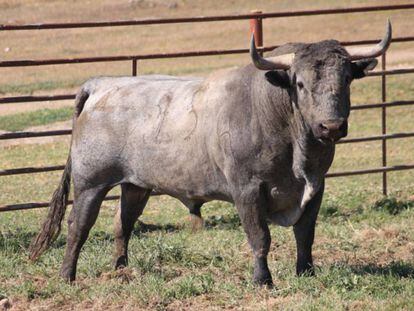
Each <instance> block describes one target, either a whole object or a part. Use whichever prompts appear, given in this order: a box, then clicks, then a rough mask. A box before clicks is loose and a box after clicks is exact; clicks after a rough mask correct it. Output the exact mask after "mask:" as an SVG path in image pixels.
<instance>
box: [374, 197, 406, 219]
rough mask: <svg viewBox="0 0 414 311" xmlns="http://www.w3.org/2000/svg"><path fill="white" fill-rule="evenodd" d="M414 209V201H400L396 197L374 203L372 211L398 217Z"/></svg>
mask: <svg viewBox="0 0 414 311" xmlns="http://www.w3.org/2000/svg"><path fill="white" fill-rule="evenodd" d="M413 207H414V201H398V200H397V199H396V198H395V197H386V198H383V199H381V200H379V201H377V202H375V203H374V205H373V206H372V209H373V210H375V211H382V212H386V213H388V214H390V215H397V214H399V213H401V212H403V211H405V210H409V209H411V208H413Z"/></svg>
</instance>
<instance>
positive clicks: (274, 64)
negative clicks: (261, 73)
mask: <svg viewBox="0 0 414 311" xmlns="http://www.w3.org/2000/svg"><path fill="white" fill-rule="evenodd" d="M250 57H251V58H252V61H253V64H254V65H255V66H256V68H257V69H260V70H276V69H289V68H290V66H291V65H292V61H293V58H294V57H295V54H294V53H290V54H284V55H278V56H274V57H269V58H264V57H261V56H260V55H259V53H258V52H257V49H256V44H255V42H254V34H252V40H251V42H250Z"/></svg>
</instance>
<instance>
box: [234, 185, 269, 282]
mask: <svg viewBox="0 0 414 311" xmlns="http://www.w3.org/2000/svg"><path fill="white" fill-rule="evenodd" d="M260 188H261V187H260V185H251V186H248V187H247V188H245V189H244V190H243V192H242V194H241V195H240V197H239V198H238V200H236V207H237V211H238V213H239V216H240V220H241V223H242V226H243V229H244V231H245V232H246V235H247V239H248V241H249V244H250V247H251V248H252V251H253V256H254V272H253V282H254V283H255V284H258V285H269V286H270V285H272V284H273V282H272V276H271V274H270V271H269V267H268V265H267V254H268V253H269V248H270V231H269V227H268V225H267V223H266V205H265V199H264V196H263V195H264V194H263V191H261V189H260Z"/></svg>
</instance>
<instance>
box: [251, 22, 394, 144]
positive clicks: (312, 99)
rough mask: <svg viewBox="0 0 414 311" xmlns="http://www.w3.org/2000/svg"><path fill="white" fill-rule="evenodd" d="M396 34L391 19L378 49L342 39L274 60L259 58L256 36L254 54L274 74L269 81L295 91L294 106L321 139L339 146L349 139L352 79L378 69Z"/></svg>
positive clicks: (302, 48)
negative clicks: (342, 42) (349, 44)
mask: <svg viewBox="0 0 414 311" xmlns="http://www.w3.org/2000/svg"><path fill="white" fill-rule="evenodd" d="M391 32H392V31H391V23H390V21H389V20H388V23H387V29H386V34H385V37H384V38H383V39H382V41H381V42H380V43H378V44H377V45H375V46H372V47H368V48H361V47H358V48H355V47H354V48H346V49H345V48H343V47H342V46H341V45H340V44H339V42H338V41H335V40H327V41H322V42H318V43H312V44H304V45H300V48H299V49H297V50H296V51H295V53H291V54H284V55H278V56H274V57H269V58H263V57H261V56H260V55H259V54H258V52H257V50H256V46H255V43H254V36H252V41H251V46H250V55H251V58H252V61H253V64H254V65H255V66H256V67H257V68H258V69H260V70H266V71H268V72H267V73H266V78H267V80H268V81H269V82H271V83H273V84H276V85H279V86H282V87H286V88H288V89H289V92H290V95H291V99H292V103H293V104H294V105H295V107H296V108H297V109H298V110H299V111H300V113H301V115H302V117H303V119H304V121H305V123H306V124H307V126H308V127H309V128H310V129H311V130H312V133H313V135H314V136H315V138H316V139H318V140H320V141H323V142H325V143H326V142H333V141H337V140H338V139H340V138H341V137H344V136H346V135H347V131H348V116H349V110H350V84H351V82H352V80H353V79H359V78H362V77H364V76H365V75H366V74H367V72H368V71H369V70H372V69H373V68H374V67H375V66H376V65H377V60H376V59H375V57H377V56H380V55H381V54H383V53H384V52H385V51H386V50H387V48H388V46H389V45H390V43H391Z"/></svg>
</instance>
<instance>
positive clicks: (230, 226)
mask: <svg viewBox="0 0 414 311" xmlns="http://www.w3.org/2000/svg"><path fill="white" fill-rule="evenodd" d="M240 226H241V222H240V218H239V215H237V214H230V215H225V216H210V217H208V218H207V219H206V220H205V221H204V227H205V228H206V229H213V228H218V229H224V230H234V229H237V228H238V227H240Z"/></svg>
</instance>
